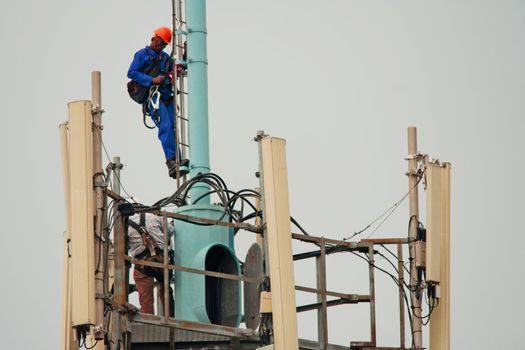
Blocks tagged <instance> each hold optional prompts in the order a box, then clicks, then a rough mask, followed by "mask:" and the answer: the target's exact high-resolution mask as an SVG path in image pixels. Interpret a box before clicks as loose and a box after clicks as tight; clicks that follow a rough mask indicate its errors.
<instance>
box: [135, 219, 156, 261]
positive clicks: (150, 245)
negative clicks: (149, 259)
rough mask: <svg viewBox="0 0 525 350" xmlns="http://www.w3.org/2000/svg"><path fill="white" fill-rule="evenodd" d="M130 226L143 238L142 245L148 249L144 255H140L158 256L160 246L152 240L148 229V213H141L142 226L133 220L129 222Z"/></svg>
mask: <svg viewBox="0 0 525 350" xmlns="http://www.w3.org/2000/svg"><path fill="white" fill-rule="evenodd" d="M129 226H131V227H133V228H134V229H135V230H136V231H137V232H138V233H139V234H140V236H141V237H142V244H144V246H145V247H146V249H145V250H144V252H143V253H146V254H143V253H140V254H139V255H141V256H144V255H146V256H147V255H148V253H149V256H157V252H156V250H158V249H159V246H158V245H157V243H156V242H155V240H154V239H153V238H151V236H150V234H149V232H148V229H147V228H146V213H140V225H138V224H137V223H136V222H134V221H133V220H129Z"/></svg>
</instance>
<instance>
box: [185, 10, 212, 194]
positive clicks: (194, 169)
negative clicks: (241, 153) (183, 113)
mask: <svg viewBox="0 0 525 350" xmlns="http://www.w3.org/2000/svg"><path fill="white" fill-rule="evenodd" d="M186 21H187V28H188V36H187V40H188V53H187V54H188V116H189V123H188V127H189V142H190V147H189V148H190V152H189V153H190V177H194V176H195V175H197V174H198V173H203V174H204V173H209V172H210V146H209V132H208V54H207V49H206V35H207V29H206V0H188V1H187V2H186ZM209 191H210V188H209V186H208V185H206V184H204V183H198V184H196V185H195V186H193V187H192V188H191V189H190V198H191V199H192V201H193V200H194V199H196V198H199V197H200V196H202V195H204V194H206V193H207V192H209ZM198 203H199V204H209V203H210V197H209V196H207V197H206V198H203V199H201V200H199V202H198Z"/></svg>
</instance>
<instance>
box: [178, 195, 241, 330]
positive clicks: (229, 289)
mask: <svg viewBox="0 0 525 350" xmlns="http://www.w3.org/2000/svg"><path fill="white" fill-rule="evenodd" d="M175 212H177V213H180V214H185V215H191V216H198V217H203V218H208V219H213V220H223V221H227V220H228V216H225V215H224V210H223V208H222V207H219V206H216V205H209V204H198V205H189V206H186V207H181V208H179V209H177V210H176V211H175ZM175 264H176V265H180V266H183V267H189V268H195V269H200V270H208V271H215V272H223V273H229V274H234V275H239V274H240V272H241V270H240V265H239V261H238V259H237V258H236V257H235V253H234V251H233V230H232V229H230V228H228V227H224V226H217V225H210V226H202V225H195V224H192V223H188V222H185V221H179V220H177V221H176V222H175ZM240 287H241V285H240V282H239V281H233V280H225V279H220V278H217V277H210V276H203V275H198V274H194V273H189V272H181V271H176V272H175V317H176V318H177V319H181V320H188V321H197V322H203V323H213V324H221V325H225V326H230V327H238V326H239V323H240V319H241V314H240V308H241V293H240Z"/></svg>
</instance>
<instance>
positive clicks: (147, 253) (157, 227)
mask: <svg viewBox="0 0 525 350" xmlns="http://www.w3.org/2000/svg"><path fill="white" fill-rule="evenodd" d="M128 224H129V227H128V244H129V255H130V256H131V257H133V258H135V259H141V260H147V261H152V262H159V263H163V262H164V233H163V230H162V217H160V216H157V215H154V214H150V213H139V214H135V215H133V216H130V217H129V220H128ZM173 233H174V225H173V223H171V224H169V225H168V242H170V244H171V238H172V237H173ZM168 248H170V245H168ZM168 251H170V253H169V255H170V264H173V251H172V250H171V249H168ZM172 275H173V271H171V270H170V271H169V279H170V280H171V277H172ZM133 279H134V280H135V286H136V288H137V291H138V293H139V302H140V311H141V312H144V313H148V314H154V309H153V303H154V297H153V289H154V286H155V281H157V282H158V283H159V288H158V296H159V299H158V300H162V301H164V270H163V269H162V268H155V267H151V266H142V265H135V268H134V270H133ZM169 299H170V307H169V310H170V316H173V305H174V304H173V289H172V288H171V287H170V290H169Z"/></svg>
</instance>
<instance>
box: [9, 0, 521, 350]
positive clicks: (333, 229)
mask: <svg viewBox="0 0 525 350" xmlns="http://www.w3.org/2000/svg"><path fill="white" fill-rule="evenodd" d="M170 3H171V2H170V1H167V0H165V1H161V0H154V1H138V0H132V1H101V0H92V1H82V2H81V1H59V0H52V1H25V0H18V1H5V0H3V1H1V2H0V43H1V44H2V48H3V49H2V55H1V64H0V73H1V75H0V76H1V77H2V83H1V84H0V89H1V90H0V96H1V102H2V109H3V113H2V117H1V118H2V127H1V128H0V130H1V131H0V133H1V135H0V143H1V144H0V146H1V147H0V149H1V153H0V154H1V162H2V171H1V172H0V183H1V184H2V185H1V186H2V197H3V198H2V199H3V200H2V204H1V209H2V210H1V213H2V215H1V217H2V228H1V232H2V237H3V239H2V246H3V249H2V254H0V262H1V265H2V266H3V268H2V275H3V278H2V282H1V288H0V300H2V301H3V303H4V305H3V307H2V310H3V312H2V313H3V320H2V322H1V324H2V326H1V327H0V348H2V349H18V348H26V349H56V348H58V347H59V344H60V339H59V337H60V327H59V325H60V309H61V286H62V281H61V280H62V233H63V231H64V228H65V220H64V206H63V192H62V173H61V164H60V149H59V135H58V124H59V123H60V122H62V121H65V120H66V119H67V103H68V102H69V101H73V100H78V99H90V98H91V82H90V79H91V71H92V70H100V71H102V89H103V107H104V109H105V110H106V113H105V114H104V121H103V123H104V134H103V137H104V142H105V146H106V148H107V150H108V152H109V153H110V156H111V157H112V156H115V155H119V156H120V157H121V159H122V161H123V163H125V164H126V167H125V168H124V171H123V174H122V181H123V185H124V187H125V189H126V190H127V191H128V192H129V193H130V194H133V195H136V196H138V197H140V198H141V199H142V200H143V201H144V202H146V203H152V202H154V201H156V200H157V199H159V198H161V197H164V196H166V195H169V194H171V193H173V192H174V190H175V188H174V182H173V180H170V179H169V178H168V176H167V171H166V167H165V165H164V160H163V155H162V151H161V147H160V144H159V142H158V141H157V138H156V134H155V132H154V131H150V130H147V129H145V128H144V127H143V126H142V120H141V115H140V111H139V106H138V105H136V104H135V103H134V102H133V101H131V100H130V99H129V97H128V96H127V93H126V90H125V85H126V82H127V78H126V72H127V69H128V66H129V63H130V60H131V58H132V55H133V54H134V52H135V51H137V50H138V49H140V48H141V47H144V46H145V45H146V44H148V42H149V38H150V37H151V32H152V30H153V28H155V27H157V26H160V25H168V26H169V25H170V23H171V18H170V16H171V9H170ZM207 6H208V11H207V16H208V33H209V35H208V58H209V109H210V148H211V159H212V171H214V172H216V173H217V174H219V175H220V176H222V177H223V178H224V180H225V181H226V182H227V183H228V186H229V187H231V188H232V189H237V190H238V189H241V188H253V187H256V186H257V185H258V183H257V179H256V178H255V177H254V175H253V174H254V172H255V171H256V170H257V166H258V159H257V146H256V143H254V142H253V141H251V140H252V138H253V136H254V135H255V133H256V131H257V130H258V129H263V130H265V131H266V133H268V134H270V135H272V136H279V137H283V138H285V139H286V140H287V160H288V175H289V187H290V200H291V212H292V215H293V216H294V217H295V218H296V219H297V220H298V221H299V222H300V223H301V224H302V225H303V227H305V229H307V230H308V231H309V232H310V233H311V234H315V235H324V236H327V237H331V238H342V237H346V236H348V235H350V234H351V233H352V232H354V231H357V230H359V229H361V228H362V227H364V226H366V225H367V224H368V223H369V222H370V221H372V220H373V219H374V218H376V217H377V216H378V215H379V214H381V213H382V212H383V211H384V210H386V209H387V208H388V207H390V206H391V205H392V204H393V203H395V202H396V201H397V200H399V198H401V196H402V195H403V194H405V193H406V191H407V189H408V184H407V179H406V176H405V175H404V173H405V171H406V166H407V165H406V161H405V160H404V157H405V156H406V153H407V150H406V148H407V146H406V142H407V141H406V128H407V127H408V126H417V127H418V136H419V150H420V151H421V152H424V153H428V154H430V155H431V156H432V157H434V158H439V159H440V160H443V161H449V162H451V163H452V344H451V345H452V349H493V348H498V349H518V348H522V347H523V341H522V336H521V335H520V332H521V331H522V328H523V325H524V324H525V316H524V315H525V302H524V299H523V297H522V296H521V294H522V291H523V290H524V288H525V274H524V273H523V271H522V267H523V258H522V255H523V253H522V248H523V245H524V243H525V238H524V235H523V233H524V232H523V228H522V225H521V218H522V216H523V214H524V213H525V205H524V204H523V198H524V197H525V186H524V185H523V182H522V177H523V173H524V170H525V166H524V163H523V149H524V146H525V141H524V139H523V135H524V133H525V122H524V121H523V118H524V112H525V68H524V65H523V62H525V37H524V33H525V1H518V0H516V1H511V0H500V1H495V0H491V1H488V0H487V1H483V0H480V1H448V0H447V1H406V0H399V1H358V0H355V1H349V0H325V1H312V0H303V1H299V0H286V1H276V0H270V1H241V0H224V1H218V0H211V1H208V5H207ZM106 163H107V159H104V164H106ZM420 199H421V204H423V203H424V195H423V193H420ZM423 208H424V206H423V205H422V214H423V217H422V220H423V222H424V210H423ZM408 217H409V215H408V209H407V205H406V203H404V205H402V206H401V207H400V208H399V209H398V210H397V211H396V212H395V214H394V215H392V217H391V218H390V219H389V220H388V221H387V222H385V224H384V225H383V226H382V227H381V228H380V229H379V230H378V231H377V232H376V233H375V235H374V236H375V237H382V236H395V237H402V236H404V235H405V234H406V228H407V222H408ZM250 239H253V237H249V239H244V240H240V241H239V242H238V243H239V244H238V246H239V257H240V258H241V259H243V258H244V252H245V250H246V246H247V242H248V240H250ZM297 249H303V247H297ZM329 264H330V265H329V267H330V272H329V277H328V278H329V280H328V287H329V289H335V290H340V291H346V292H366V289H365V288H364V286H366V285H365V284H364V283H366V266H365V264H363V263H362V262H360V261H359V260H356V259H352V258H351V257H348V256H343V257H338V258H334V259H332V258H331V257H330V258H329ZM383 265H384V266H386V264H385V263H384V261H383V262H382V265H381V266H383ZM312 268H313V267H312V266H309V265H304V266H302V265H301V266H297V271H296V272H297V277H296V278H297V283H301V284H308V285H313V284H314V281H313V276H314V272H313V270H312ZM376 275H377V276H378V286H377V288H378V294H379V298H380V299H379V300H378V334H379V344H380V345H394V346H395V345H397V343H398V335H397V334H398V330H397V326H396V324H397V323H396V322H397V317H398V315H397V311H396V310H397V294H396V286H395V285H394V284H393V283H392V282H391V281H389V280H388V279H387V278H379V275H380V272H377V274H376ZM363 282H364V283H363ZM298 299H299V300H300V301H308V300H309V299H308V298H307V297H305V296H302V295H298ZM366 315H367V307H363V306H344V307H341V309H339V310H337V311H332V310H331V311H330V314H329V317H330V322H331V323H330V340H331V342H334V343H339V344H344V345H348V341H349V340H363V339H367V338H368V336H369V334H368V333H367V332H368V331H367V329H368V328H367V327H368V326H367V323H368V319H367V318H366V317H367V316H366ZM312 316H313V314H310V315H308V314H307V315H305V316H304V317H301V319H300V322H299V325H300V335H301V336H302V337H307V338H314V337H315V330H314V329H315V325H314V319H313V317H312ZM425 332H427V334H428V329H425Z"/></svg>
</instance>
